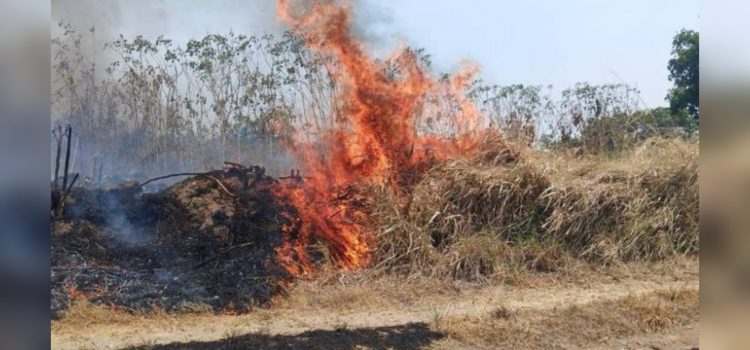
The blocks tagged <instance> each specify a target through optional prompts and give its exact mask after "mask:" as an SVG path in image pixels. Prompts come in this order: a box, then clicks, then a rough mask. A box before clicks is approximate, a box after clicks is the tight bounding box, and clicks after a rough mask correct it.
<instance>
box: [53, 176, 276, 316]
mask: <svg viewBox="0 0 750 350" xmlns="http://www.w3.org/2000/svg"><path fill="white" fill-rule="evenodd" d="M275 181H276V180H274V179H272V178H270V177H268V176H265V175H264V173H263V169H262V168H260V167H248V168H245V167H242V168H238V167H230V168H225V169H221V170H216V171H213V172H210V173H209V174H208V175H206V176H195V177H191V178H188V179H185V180H183V181H180V182H178V183H176V184H174V185H172V186H170V187H168V188H165V189H164V190H162V191H160V192H156V193H143V192H142V186H140V185H138V184H137V183H131V184H125V185H120V186H117V187H115V188H107V189H86V188H82V187H78V188H75V189H74V191H73V194H72V197H71V198H70V201H69V203H68V205H66V207H65V212H64V215H63V216H62V217H58V218H57V219H56V220H55V221H54V222H53V226H52V246H51V249H52V251H51V252H52V268H51V280H52V290H51V293H52V313H53V317H56V318H60V317H63V315H64V312H65V310H66V309H67V307H68V306H69V304H70V302H71V301H72V299H85V300H86V301H88V302H90V303H93V304H97V305H105V306H112V307H114V308H119V309H123V310H128V311H151V310H164V311H194V310H214V311H219V312H243V311H246V310H249V309H250V308H252V307H255V306H260V305H265V304H267V303H269V302H270V300H271V299H272V298H273V297H274V296H276V295H278V294H280V293H283V292H284V288H286V285H287V284H288V281H289V280H290V276H289V275H288V274H287V273H286V271H285V270H284V269H283V268H281V267H280V266H279V265H278V264H276V262H275V258H276V255H275V249H276V247H278V246H280V245H281V242H282V239H283V237H282V233H281V226H280V225H281V224H280V223H279V219H278V213H279V212H280V211H281V210H282V209H281V208H280V207H279V205H278V204H277V203H276V201H275V200H274V196H273V194H272V192H271V190H270V189H269V186H270V185H272V184H273V183H274V182H275Z"/></svg>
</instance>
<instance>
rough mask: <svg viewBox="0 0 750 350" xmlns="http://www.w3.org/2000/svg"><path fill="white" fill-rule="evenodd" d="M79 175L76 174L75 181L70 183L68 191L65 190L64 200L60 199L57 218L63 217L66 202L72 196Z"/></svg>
mask: <svg viewBox="0 0 750 350" xmlns="http://www.w3.org/2000/svg"><path fill="white" fill-rule="evenodd" d="M78 175H79V174H78V173H76V176H74V177H73V181H71V182H70V187H68V188H67V189H64V192H63V195H62V198H61V199H60V204H59V205H58V206H57V212H56V213H55V217H57V216H59V215H61V214H62V213H63V209H64V208H65V201H66V200H67V199H68V196H69V195H70V191H71V190H72V189H73V185H74V184H75V183H76V180H78Z"/></svg>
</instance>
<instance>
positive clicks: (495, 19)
mask: <svg viewBox="0 0 750 350" xmlns="http://www.w3.org/2000/svg"><path fill="white" fill-rule="evenodd" d="M723 1H726V0H723ZM467 3H470V4H471V5H467ZM353 8H354V11H355V23H354V26H355V28H354V31H355V33H356V34H357V35H358V36H360V37H361V38H363V39H364V40H365V41H366V42H367V43H368V45H369V47H370V48H371V49H372V51H373V52H375V53H380V54H382V53H384V52H387V51H388V50H390V49H393V48H396V47H399V45H400V44H406V45H410V46H414V47H421V48H424V49H425V50H426V52H427V53H429V54H430V55H431V56H432V60H433V63H434V66H435V68H436V69H437V70H439V71H440V72H450V71H452V70H453V69H455V68H456V67H457V66H458V64H459V63H460V62H461V61H462V60H465V59H468V60H471V61H474V62H476V63H478V64H479V65H480V66H481V67H482V73H481V78H482V79H484V80H485V82H487V83H492V84H500V85H506V84H515V83H522V84H531V85H548V84H552V85H554V86H555V87H556V89H557V90H558V91H559V90H560V89H563V88H566V87H569V86H572V85H573V84H575V83H576V82H582V81H587V82H591V83H627V84H629V85H631V86H634V87H637V88H638V89H639V90H640V91H641V99H642V101H643V102H644V103H645V106H643V107H647V108H653V107H658V106H666V105H667V104H668V103H667V102H666V101H665V99H664V97H665V96H666V94H667V91H668V90H669V88H670V87H671V82H669V80H668V78H667V77H668V71H667V61H668V60H669V58H670V51H671V42H672V37H673V36H674V35H675V34H676V33H677V32H678V31H679V30H680V29H682V28H688V29H698V21H699V15H698V13H699V3H698V0H659V1H654V0H627V1H625V0H618V1H602V0H567V1H551V0H547V1H541V0H525V1H499V0H472V1H459V0H430V1H427V0H355V1H354V2H353ZM52 17H53V20H55V21H56V20H58V19H64V20H66V21H68V22H72V23H73V24H74V25H76V26H77V27H81V28H82V29H88V28H89V27H90V26H91V25H95V26H96V27H97V32H96V35H97V37H98V40H103V39H102V38H107V37H110V36H114V35H117V34H120V33H122V34H124V35H125V36H134V35H138V34H143V35H144V36H146V37H150V38H155V37H156V36H157V35H160V34H164V35H165V36H166V37H169V38H173V39H174V40H176V41H178V42H180V41H186V40H188V39H190V38H194V37H200V36H202V35H205V34H207V33H216V32H218V33H226V32H227V31H229V30H230V29H232V30H234V31H235V32H243V33H264V32H270V33H280V32H281V31H283V30H284V29H285V28H284V26H283V25H281V24H279V23H278V22H277V21H276V13H275V7H274V2H273V0H253V1H247V0H213V1H202V0H53V2H52ZM54 34H55V30H54V28H53V35H54Z"/></svg>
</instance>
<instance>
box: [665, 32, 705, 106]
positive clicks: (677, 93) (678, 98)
mask: <svg viewBox="0 0 750 350" xmlns="http://www.w3.org/2000/svg"><path fill="white" fill-rule="evenodd" d="M698 57H699V55H698V32H696V31H693V30H687V29H683V30H681V31H680V32H679V33H677V35H675V37H674V39H673V40H672V58H671V59H670V60H669V64H668V68H669V80H670V81H672V82H674V87H673V88H672V89H671V90H670V91H669V94H668V95H667V100H669V107H670V109H671V110H672V113H684V112H685V111H687V112H688V113H689V114H690V115H691V116H693V117H694V118H696V119H698V105H699V99H698V93H699V73H698V68H699V64H698V60H699V59H698Z"/></svg>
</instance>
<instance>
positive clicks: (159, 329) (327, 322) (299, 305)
mask: <svg viewBox="0 0 750 350" xmlns="http://www.w3.org/2000/svg"><path fill="white" fill-rule="evenodd" d="M697 271H698V263H697V262H692V263H689V264H687V265H685V266H683V267H681V268H680V269H679V271H677V272H676V273H672V274H667V275H661V276H646V275H640V276H630V277H628V278H625V279H623V278H619V277H616V278H613V279H611V280H609V281H597V282H592V283H590V284H589V285H576V284H566V285H561V286H558V287H555V288H549V287H548V286H545V287H513V286H508V285H497V286H488V287H482V288H469V289H466V290H463V289H462V290H455V291H450V292H445V293H433V292H431V291H430V290H429V289H428V290H427V291H426V292H425V294H424V295H419V293H418V292H417V293H416V295H415V296H413V297H409V298H404V297H400V296H399V295H398V294H394V295H382V293H377V292H375V293H371V291H369V290H366V289H367V286H364V287H363V286H358V287H357V288H349V289H347V288H343V289H341V290H338V291H337V292H336V293H329V291H326V290H321V291H320V293H323V294H325V293H329V294H331V295H330V297H329V298H326V297H325V296H319V298H320V299H309V300H304V301H303V302H300V301H299V300H297V301H290V302H289V303H287V304H284V303H282V304H281V305H280V306H279V307H273V308H271V309H264V310H257V311H255V312H251V313H249V314H245V315H240V316H230V315H208V314H199V315H180V316H168V315H163V316H149V317H135V316H128V317H113V318H112V319H110V320H103V319H101V317H100V319H96V318H95V317H94V319H92V320H86V319H82V317H79V318H78V319H76V318H75V317H68V318H66V319H65V320H63V321H59V322H53V324H52V328H53V331H52V342H53V348H54V349H123V348H143V349H152V348H154V349H170V348H180V349H211V348H222V349H223V348H227V349H229V348H232V349H234V348H237V349H242V348H253V347H255V346H268V347H270V348H327V347H326V346H323V345H325V344H326V343H327V345H328V347H332V346H333V345H332V344H334V343H335V344H341V347H340V348H346V349H355V348H362V349H367V348H389V347H390V348H395V349H416V348H425V347H426V348H454V347H462V348H466V347H476V348H482V345H481V344H467V343H465V342H464V343H457V342H456V340H455V339H451V337H447V338H446V337H445V336H444V335H443V334H440V332H438V331H435V330H434V329H435V327H434V325H435V324H436V323H439V322H441V320H448V319H460V318H464V319H468V318H469V317H482V316H483V315H487V314H490V313H492V312H496V310H498V309H507V310H513V312H514V313H516V314H518V315H519V316H518V317H521V318H522V317H525V316H522V315H526V314H528V315H531V313H529V312H533V313H534V314H538V312H550V311H552V310H559V309H563V308H570V307H571V306H575V305H578V306H582V307H583V306H585V305H588V304H592V303H597V302H603V301H612V300H619V299H622V298H626V297H632V296H638V295H646V294H653V293H656V292H661V291H670V290H689V291H697V290H698V277H697ZM412 292H413V291H412ZM305 293H314V291H309V290H308V291H305ZM368 298H369V299H370V300H366V299H368ZM358 299H359V300H360V301H358ZM102 317H106V316H102ZM528 317H529V318H531V317H532V316H528ZM697 321H698V320H697V319H695V320H692V321H691V322H690V324H687V325H675V327H673V328H672V329H670V330H669V332H668V334H666V335H665V334H657V336H649V335H643V336H640V338H639V335H637V334H636V335H631V336H627V337H621V338H617V337H613V338H611V339H604V342H603V343H599V344H591V347H592V348H597V347H601V346H605V347H610V346H611V347H612V348H628V347H627V346H628V344H639V343H648V344H656V342H657V340H658V342H660V343H659V344H661V345H658V347H657V348H663V349H669V348H671V347H672V346H674V347H676V348H683V347H685V348H690V346H697V334H698V329H697ZM670 334H671V335H673V338H674V339H672V340H671V341H670V340H669V337H667V338H666V339H667V340H666V342H665V340H664V339H665V336H668V335H670ZM649 337H651V338H653V339H651V338H649ZM649 346H650V345H649Z"/></svg>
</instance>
